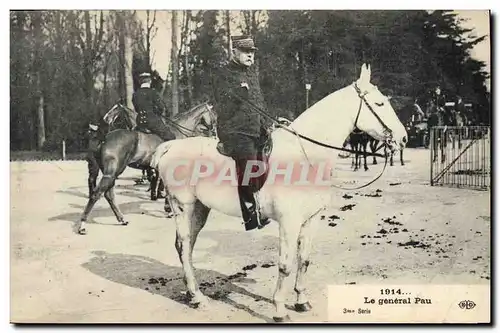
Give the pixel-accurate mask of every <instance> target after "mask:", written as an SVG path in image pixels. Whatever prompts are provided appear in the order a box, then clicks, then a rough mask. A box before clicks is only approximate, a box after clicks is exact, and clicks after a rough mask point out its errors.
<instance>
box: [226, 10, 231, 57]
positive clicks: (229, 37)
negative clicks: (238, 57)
mask: <svg viewBox="0 0 500 333" xmlns="http://www.w3.org/2000/svg"><path fill="white" fill-rule="evenodd" d="M230 23H231V16H230V14H229V10H226V34H227V58H228V59H227V60H231V25H230Z"/></svg>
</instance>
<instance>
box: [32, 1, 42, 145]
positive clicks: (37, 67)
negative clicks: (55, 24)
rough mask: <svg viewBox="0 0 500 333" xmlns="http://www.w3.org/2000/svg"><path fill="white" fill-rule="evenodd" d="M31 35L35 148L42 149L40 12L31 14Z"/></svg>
mask: <svg viewBox="0 0 500 333" xmlns="http://www.w3.org/2000/svg"><path fill="white" fill-rule="evenodd" d="M31 19H32V25H33V36H34V41H35V44H34V59H33V70H34V81H35V82H34V84H35V103H36V115H37V148H38V149H42V147H43V144H44V143H45V121H44V108H43V93H42V89H41V84H42V82H41V75H42V73H41V72H42V54H41V52H42V48H43V45H42V44H43V39H42V38H43V36H42V12H41V11H34V12H33V14H32V16H31Z"/></svg>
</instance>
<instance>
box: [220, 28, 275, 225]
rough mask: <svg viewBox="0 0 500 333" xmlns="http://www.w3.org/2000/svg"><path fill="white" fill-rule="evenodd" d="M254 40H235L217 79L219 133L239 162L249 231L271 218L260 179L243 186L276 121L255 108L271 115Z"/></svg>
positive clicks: (224, 147) (239, 183) (244, 211)
mask: <svg viewBox="0 0 500 333" xmlns="http://www.w3.org/2000/svg"><path fill="white" fill-rule="evenodd" d="M255 50H257V48H256V47H255V45H254V41H253V39H252V38H250V37H247V36H239V37H233V39H232V54H231V60H230V61H229V63H228V64H227V65H226V66H225V67H223V68H221V69H220V70H218V72H217V73H216V75H215V77H214V92H215V108H214V109H215V110H216V113H217V134H218V137H219V141H220V144H221V145H222V146H223V149H224V152H225V154H226V155H228V156H231V157H232V158H233V159H234V160H235V164H236V172H237V176H238V195H239V199H240V206H241V210H242V215H243V221H244V223H245V229H246V230H252V229H255V228H257V227H259V228H262V227H264V226H265V225H267V224H268V223H269V219H267V218H261V216H260V211H259V207H258V203H257V201H256V199H255V193H256V192H257V188H258V186H259V184H258V182H259V181H261V180H260V179H252V181H251V182H250V183H249V184H248V185H247V184H243V183H242V180H243V175H244V171H245V168H246V164H247V161H254V160H261V159H262V156H261V148H262V146H263V143H264V142H265V141H266V140H267V139H268V135H269V129H270V127H271V125H272V122H271V121H269V120H268V119H267V118H265V117H263V116H262V115H261V114H259V113H258V112H257V111H256V110H255V109H256V108H258V109H259V110H261V111H264V112H266V113H267V108H266V105H265V102H264V96H263V95H262V91H261V89H260V84H259V77H258V72H257V71H256V69H255V66H252V65H253V64H254V61H255Z"/></svg>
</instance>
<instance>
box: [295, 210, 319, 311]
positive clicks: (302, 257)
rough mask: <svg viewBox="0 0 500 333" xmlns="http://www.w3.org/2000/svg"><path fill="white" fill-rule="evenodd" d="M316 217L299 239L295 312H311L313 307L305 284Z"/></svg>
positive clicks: (303, 230)
mask: <svg viewBox="0 0 500 333" xmlns="http://www.w3.org/2000/svg"><path fill="white" fill-rule="evenodd" d="M316 221H317V219H316V218H315V217H312V218H310V219H309V220H307V221H306V222H305V223H304V224H303V225H302V228H301V230H300V234H299V238H298V240H297V248H298V251H297V252H298V253H297V276H296V279H295V288H294V290H295V292H296V293H297V302H296V303H295V310H296V311H298V312H306V311H309V310H310V309H311V308H312V306H311V304H310V303H309V301H308V300H307V297H306V295H305V291H306V287H305V284H304V281H305V274H306V272H307V268H308V267H309V264H310V262H309V255H310V252H311V243H312V238H313V233H314V230H315V226H316V224H317V222H316Z"/></svg>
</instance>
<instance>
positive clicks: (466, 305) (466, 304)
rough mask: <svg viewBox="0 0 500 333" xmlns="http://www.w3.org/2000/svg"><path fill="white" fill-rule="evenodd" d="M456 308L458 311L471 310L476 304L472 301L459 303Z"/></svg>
mask: <svg viewBox="0 0 500 333" xmlns="http://www.w3.org/2000/svg"><path fill="white" fill-rule="evenodd" d="M458 306H459V307H460V309H465V310H472V309H474V308H475V307H476V303H474V302H473V301H461V302H460V303H458Z"/></svg>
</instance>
